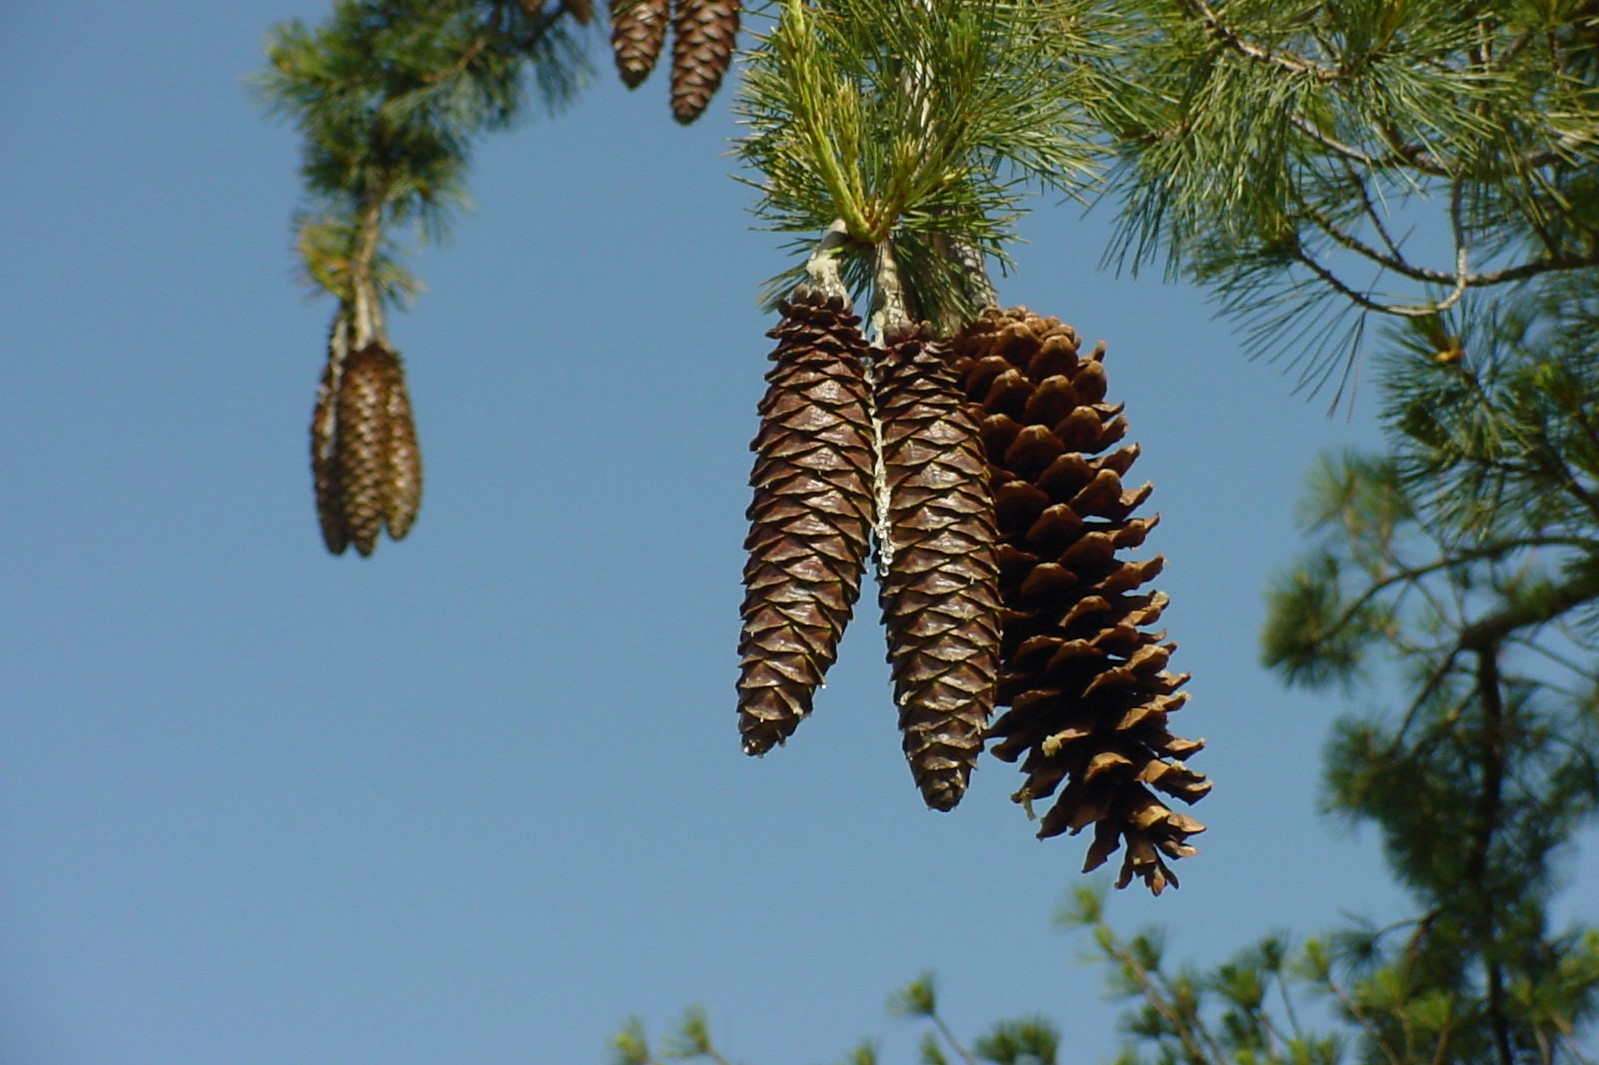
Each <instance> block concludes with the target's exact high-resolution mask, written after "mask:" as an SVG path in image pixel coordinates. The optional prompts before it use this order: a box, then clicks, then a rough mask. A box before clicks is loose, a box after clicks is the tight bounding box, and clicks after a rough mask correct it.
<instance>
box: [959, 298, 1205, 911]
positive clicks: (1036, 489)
mask: <svg viewBox="0 0 1599 1065" xmlns="http://www.w3.org/2000/svg"><path fill="white" fill-rule="evenodd" d="M1078 344H1079V340H1078V336H1077V334H1076V333H1075V332H1074V331H1073V330H1072V329H1071V328H1070V327H1069V326H1065V325H1062V324H1061V323H1060V321H1059V320H1057V319H1054V318H1041V317H1039V316H1038V315H1035V314H1033V313H1031V312H1030V311H1028V310H1026V309H1025V308H1013V309H1011V310H1006V311H1001V310H997V309H992V308H991V309H989V310H988V311H985V312H984V314H983V315H982V316H981V317H980V318H979V319H978V320H977V321H975V322H973V323H971V324H970V325H969V326H967V327H966V328H965V329H964V330H963V331H962V332H961V333H960V335H959V336H957V337H956V338H955V341H954V344H953V346H954V350H955V354H956V364H955V365H956V369H957V371H958V372H959V373H960V374H961V376H962V378H963V381H964V385H965V389H966V394H967V396H968V397H969V398H970V399H971V400H972V401H973V402H975V403H978V404H979V405H981V407H982V409H983V412H984V418H983V422H982V436H983V443H984V445H985V448H986V451H987V456H988V462H989V466H990V473H991V477H992V483H993V493H994V505H995V514H996V519H997V523H998V528H999V536H1000V541H1001V546H1000V549H999V572H1000V594H1001V598H1002V599H1003V601H1004V604H1005V607H1006V611H1005V618H1004V623H1003V632H1002V640H1001V653H1000V674H999V684H998V691H997V701H998V703H999V704H1000V705H1002V706H1008V707H1009V709H1008V710H1007V711H1006V712H1005V713H1004V714H1003V715H1002V716H1001V717H1000V718H999V720H998V721H996V722H995V723H994V725H993V727H992V728H991V729H990V731H989V736H990V738H991V739H992V740H994V741H997V742H995V743H994V744H993V745H992V747H991V748H990V749H991V750H992V751H993V753H994V754H995V755H996V756H998V757H999V758H1001V759H1004V760H1005V761H1015V760H1017V759H1021V760H1022V767H1021V768H1022V772H1023V773H1024V774H1025V776H1026V781H1025V783H1024V784H1023V785H1022V788H1021V789H1020V790H1019V791H1018V792H1017V793H1016V795H1015V798H1016V799H1017V801H1020V802H1025V803H1027V804H1028V805H1029V807H1030V806H1031V803H1032V802H1033V801H1034V800H1038V799H1043V798H1048V797H1050V796H1052V795H1056V794H1057V792H1058V797H1057V798H1056V799H1055V802H1054V804H1053V805H1052V806H1051V807H1050V809H1049V810H1048V812H1046V813H1045V814H1044V816H1043V818H1042V821H1041V823H1040V826H1039V832H1038V834H1039V836H1040V837H1047V836H1053V835H1058V834H1060V833H1062V832H1071V833H1073V834H1075V833H1077V832H1079V831H1081V830H1082V829H1084V828H1087V827H1088V826H1090V825H1092V826H1094V838H1093V842H1092V843H1091V844H1090V846H1089V850H1088V859H1087V862H1086V864H1085V871H1086V870H1088V869H1094V868H1097V867H1098V866H1099V865H1102V864H1103V863H1104V862H1105V861H1106V859H1107V858H1108V857H1109V856H1110V855H1111V854H1112V853H1114V852H1115V851H1116V850H1117V849H1118V848H1119V847H1120V846H1121V844H1122V843H1123V842H1125V844H1126V847H1127V853H1126V855H1125V857H1124V859H1123V862H1122V869H1121V876H1120V879H1119V881H1118V886H1125V885H1126V884H1127V883H1128V882H1129V881H1130V880H1131V879H1132V878H1133V877H1134V876H1138V877H1141V878H1142V879H1143V880H1144V882H1145V883H1146V884H1147V885H1148V886H1149V888H1150V889H1151V890H1152V891H1154V892H1155V893H1156V894H1159V893H1160V891H1161V890H1162V889H1163V888H1164V887H1165V886H1166V884H1167V883H1171V884H1173V885H1175V884H1176V882H1177V880H1176V877H1175V876H1174V875H1173V874H1172V872H1171V869H1170V868H1169V867H1168V866H1167V864H1166V861H1165V859H1168V858H1170V859H1176V858H1181V857H1186V856H1188V855H1190V854H1193V853H1194V847H1193V846H1191V845H1190V844H1189V843H1187V838H1188V837H1189V836H1191V835H1193V834H1195V833H1197V832H1201V831H1203V830H1204V826H1203V825H1201V824H1200V823H1199V822H1197V821H1195V820H1194V819H1193V818H1191V817H1188V816H1186V815H1184V814H1181V813H1177V812H1175V811H1173V810H1171V809H1170V808H1169V807H1167V806H1166V805H1165V803H1164V802H1163V801H1162V800H1161V798H1159V797H1158V796H1157V794H1156V793H1157V792H1158V793H1162V794H1164V795H1167V796H1173V797H1176V798H1179V799H1181V800H1183V801H1184V802H1188V803H1191V802H1194V801H1196V800H1198V799H1199V798H1201V797H1203V796H1204V795H1205V793H1206V792H1208V791H1209V790H1210V781H1209V780H1207V779H1206V778H1205V777H1204V776H1203V775H1201V774H1199V773H1196V772H1194V771H1193V770H1190V769H1189V768H1188V767H1187V766H1186V765H1184V763H1183V761H1182V759H1183V758H1184V757H1186V756H1187V755H1190V754H1193V753H1194V752H1196V751H1198V750H1199V749H1200V748H1201V746H1202V743H1201V742H1200V741H1195V740H1186V739H1182V738H1179V737H1177V736H1175V735H1173V734H1172V733H1171V731H1170V730H1169V729H1168V728H1167V718H1168V716H1169V715H1170V714H1171V713H1173V712H1174V711H1176V710H1177V709H1178V708H1179V707H1181V706H1182V704H1183V703H1184V702H1185V701H1186V699H1187V693H1186V692H1179V691H1178V690H1177V689H1178V688H1180V687H1181V686H1182V685H1183V684H1184V683H1185V682H1186V681H1187V680H1188V675H1187V674H1172V673H1169V672H1166V669H1165V667H1166V664H1167V660H1168V658H1169V657H1170V655H1171V652H1172V650H1173V649H1174V648H1175V646H1176V645H1175V644H1173V643H1169V642H1163V639H1164V636H1165V633H1164V632H1163V631H1162V632H1153V633H1152V632H1150V631H1148V629H1149V627H1150V626H1152V625H1153V624H1154V623H1155V622H1156V621H1158V620H1159V618H1160V614H1161V611H1162V610H1163V609H1164V608H1165V606H1166V603H1167V599H1166V597H1165V596H1164V595H1162V594H1161V593H1159V592H1140V591H1139V589H1140V588H1141V587H1142V586H1143V585H1145V584H1146V583H1147V582H1148V581H1149V580H1151V579H1152V578H1153V577H1154V576H1155V575H1156V574H1158V573H1159V572H1160V568H1161V564H1162V559H1161V558H1160V557H1159V556H1156V557H1155V558H1152V559H1149V560H1147V561H1143V562H1133V561H1125V560H1123V559H1122V558H1120V557H1119V554H1120V552H1122V551H1123V550H1125V549H1131V548H1136V547H1138V546H1139V545H1141V544H1142V543H1143V541H1144V537H1145V535H1146V534H1147V533H1148V532H1149V530H1150V529H1151V528H1152V527H1153V526H1154V524H1155V522H1156V520H1157V519H1155V518H1134V517H1133V516H1132V514H1133V511H1134V510H1136V509H1137V507H1138V506H1139V504H1141V503H1142V502H1143V501H1144V499H1145V498H1146V497H1147V496H1148V495H1149V492H1150V486H1149V485H1144V486H1142V487H1139V488H1132V489H1129V488H1127V487H1126V486H1124V484H1123V483H1122V478H1123V477H1124V476H1125V475H1126V473H1127V470H1128V467H1130V466H1131V465H1132V463H1133V460H1134V459H1135V458H1137V456H1138V448H1137V446H1136V445H1128V446H1125V447H1121V448H1117V449H1115V450H1112V448H1114V447H1115V445H1116V444H1117V443H1118V442H1119V441H1120V440H1121V438H1122V437H1123V436H1124V435H1125V433H1126V430H1127V425H1126V421H1125V420H1124V419H1123V418H1122V415H1121V407H1120V406H1118V405H1111V404H1108V403H1106V402H1105V368H1104V363H1103V361H1102V360H1103V357H1104V349H1103V347H1101V348H1100V349H1098V350H1096V351H1095V352H1093V353H1092V354H1090V355H1088V356H1086V357H1085V356H1082V355H1080V354H1079V353H1078Z"/></svg>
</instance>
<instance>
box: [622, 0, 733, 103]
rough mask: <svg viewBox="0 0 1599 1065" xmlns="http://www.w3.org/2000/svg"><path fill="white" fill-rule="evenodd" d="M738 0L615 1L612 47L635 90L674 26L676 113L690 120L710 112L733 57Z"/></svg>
mask: <svg viewBox="0 0 1599 1065" xmlns="http://www.w3.org/2000/svg"><path fill="white" fill-rule="evenodd" d="M739 7H740V2H739V0H612V3H611V50H612V52H613V53H615V56H616V69H617V71H618V72H619V73H620V74H621V75H622V81H623V82H624V83H625V84H626V85H627V87H628V88H630V89H635V88H637V87H638V86H639V85H641V84H643V82H644V79H645V78H647V77H649V75H650V71H652V70H654V69H655V61H656V60H657V59H658V58H660V55H661V49H662V47H663V46H664V45H665V43H666V28H667V26H668V24H670V25H671V27H672V114H673V115H674V116H676V118H677V120H678V121H679V122H681V123H683V124H684V125H688V124H689V123H690V122H693V121H694V120H695V119H696V118H698V117H700V115H701V114H702V113H703V112H704V111H705V108H706V106H707V105H708V104H710V102H711V97H712V96H714V95H716V90H717V89H718V88H719V87H720V86H721V84H722V78H723V76H724V75H726V74H727V68H728V66H729V64H731V63H732V61H733V48H734V45H735V43H736V42H737V40H738V17H739Z"/></svg>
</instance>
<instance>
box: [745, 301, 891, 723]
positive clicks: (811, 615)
mask: <svg viewBox="0 0 1599 1065" xmlns="http://www.w3.org/2000/svg"><path fill="white" fill-rule="evenodd" d="M780 309H781V310H782V313H783V321H782V322H781V323H780V324H779V325H778V326H777V327H776V328H775V329H773V330H772V331H771V333H769V334H768V335H769V336H771V337H773V338H775V339H776V340H777V342H778V344H777V348H776V350H774V351H773V352H772V354H771V356H770V358H771V359H772V360H773V361H774V362H775V363H776V365H775V366H773V367H772V369H771V370H770V371H768V372H767V375H766V379H767V381H768V383H769V387H768V389H767V392H766V396H765V398H764V399H762V400H761V404H760V407H759V411H760V415H761V428H760V432H759V434H758V435H757V436H756V437H755V440H754V442H753V443H752V444H751V445H750V447H751V449H752V450H754V451H755V452H756V460H755V469H754V471H753V472H752V473H751V474H750V484H751V485H752V487H754V489H755V499H754V501H753V502H752V503H751V504H750V508H749V512H748V517H749V519H750V533H749V538H748V539H747V540H746V541H745V547H746V548H747V549H748V550H749V561H748V562H747V563H746V565H745V567H744V588H745V596H744V606H743V610H742V614H743V618H744V628H743V634H742V636H741V638H740V640H739V655H740V657H741V659H742V667H741V675H740V677H739V682H738V693H739V700H738V703H739V732H740V733H741V734H742V735H743V738H744V750H745V752H746V753H748V754H764V753H766V752H767V751H768V750H770V749H771V748H772V747H773V745H775V744H779V743H782V742H784V741H785V740H787V739H788V737H789V736H790V735H792V734H793V732H794V729H795V728H796V727H797V726H798V725H799V722H800V719H801V718H803V717H804V716H805V715H807V714H809V713H810V711H811V699H812V697H813V695H814V694H815V691H816V688H817V686H818V685H820V684H821V682H822V678H823V675H824V674H825V673H826V672H827V668H828V667H829V666H831V665H832V664H833V660H834V658H835V657H836V656H837V649H838V640H839V637H840V636H842V635H843V632H844V626H845V624H846V623H847V622H848V621H849V618H850V613H851V611H852V610H853V608H854V605H855V600H856V598H857V597H858V596H859V595H860V587H861V572H862V570H863V569H864V568H865V564H866V550H867V539H868V536H869V534H870V531H871V526H872V512H873V497H872V465H873V463H872V457H873V453H874V448H873V442H872V441H873V435H872V422H871V415H870V408H871V398H870V395H869V393H868V391H867V385H866V379H865V376H864V371H863V369H862V365H861V358H862V356H863V355H864V354H865V353H866V342H865V340H864V339H862V337H861V334H860V329H859V325H860V319H859V318H858V317H857V316H856V315H854V314H853V313H851V312H850V310H849V307H848V305H847V304H846V302H845V301H844V299H843V298H842V297H833V298H828V297H826V296H824V295H823V294H822V293H820V292H819V291H817V290H815V289H811V288H808V287H803V286H802V287H801V288H799V289H796V290H795V292H794V295H793V298H792V300H791V301H785V302H784V303H782V304H781V305H780Z"/></svg>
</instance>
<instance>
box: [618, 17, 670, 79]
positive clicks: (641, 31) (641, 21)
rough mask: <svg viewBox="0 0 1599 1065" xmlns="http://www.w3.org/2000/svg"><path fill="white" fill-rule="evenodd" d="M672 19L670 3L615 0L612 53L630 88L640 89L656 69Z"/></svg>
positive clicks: (619, 71)
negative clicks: (656, 62)
mask: <svg viewBox="0 0 1599 1065" xmlns="http://www.w3.org/2000/svg"><path fill="white" fill-rule="evenodd" d="M671 17H672V15H671V8H670V5H669V0H612V2H611V52H612V54H613V55H614V56H615V57H616V70H617V72H618V73H619V74H621V75H622V83H623V84H624V85H626V86H627V87H628V88H630V89H636V88H638V87H639V86H640V85H642V84H643V83H644V79H645V78H647V77H649V76H650V71H652V70H654V69H655V61H656V60H657V59H659V58H660V56H661V48H662V46H663V45H665V43H666V26H667V23H669V22H670V21H671Z"/></svg>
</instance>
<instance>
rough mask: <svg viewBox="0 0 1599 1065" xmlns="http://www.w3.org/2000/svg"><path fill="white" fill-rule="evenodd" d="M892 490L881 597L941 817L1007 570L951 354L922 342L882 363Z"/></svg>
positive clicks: (983, 710)
mask: <svg viewBox="0 0 1599 1065" xmlns="http://www.w3.org/2000/svg"><path fill="white" fill-rule="evenodd" d="M874 379H875V386H876V387H875V390H874V398H875V400H876V406H877V417H878V421H879V424H880V426H881V428H880V433H881V437H880V439H881V446H882V461H883V476H884V480H885V482H886V485H885V487H886V489H887V493H886V495H887V511H888V512H887V514H886V519H887V520H886V521H885V522H884V527H885V529H886V536H887V537H888V538H889V540H890V542H889V543H887V544H883V545H880V549H879V550H880V555H879V560H880V570H879V573H880V580H881V589H880V600H881V602H882V607H883V620H884V624H885V626H886V628H887V630H888V647H889V655H888V657H889V661H890V662H891V663H892V665H893V673H894V694H895V702H896V703H897V704H898V706H899V724H900V731H901V733H902V734H903V736H904V747H905V757H906V759H907V760H908V761H909V762H910V766H911V773H912V775H913V776H914V778H915V780H916V785H917V787H918V788H920V789H921V792H922V798H923V800H924V801H925V802H926V803H927V805H928V806H930V807H932V808H933V809H935V810H950V809H953V808H954V807H955V805H956V803H958V802H960V799H961V796H962V795H963V794H964V793H965V791H966V785H967V782H968V780H969V779H970V777H971V771H972V768H973V767H974V766H975V765H976V762H977V757H978V755H979V754H981V753H982V749H983V733H984V730H985V729H986V728H987V726H988V719H989V715H990V714H991V713H992V712H993V707H994V683H995V676H996V673H997V670H998V665H999V642H1000V632H999V618H1000V606H999V566H998V562H997V559H996V555H995V529H994V506H993V499H992V497H991V496H990V494H989V489H988V469H987V466H986V463H985V461H984V457H983V442H982V439H981V437H980V435H979V426H978V419H977V416H976V415H975V414H974V411H973V408H972V407H971V406H970V405H969V404H968V403H967V401H966V397H965V395H964V394H963V392H962V391H961V387H960V383H959V382H958V380H957V379H956V376H955V374H954V372H953V370H952V369H951V368H950V366H949V362H948V352H947V349H946V348H945V347H944V346H943V345H940V344H935V343H928V342H925V341H923V340H920V339H918V338H916V337H907V338H905V339H902V340H900V341H899V342H898V343H896V344H891V345H889V346H888V347H887V348H886V349H885V350H884V351H883V352H882V353H881V355H880V357H879V358H878V360H877V363H876V365H875V367H874Z"/></svg>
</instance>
